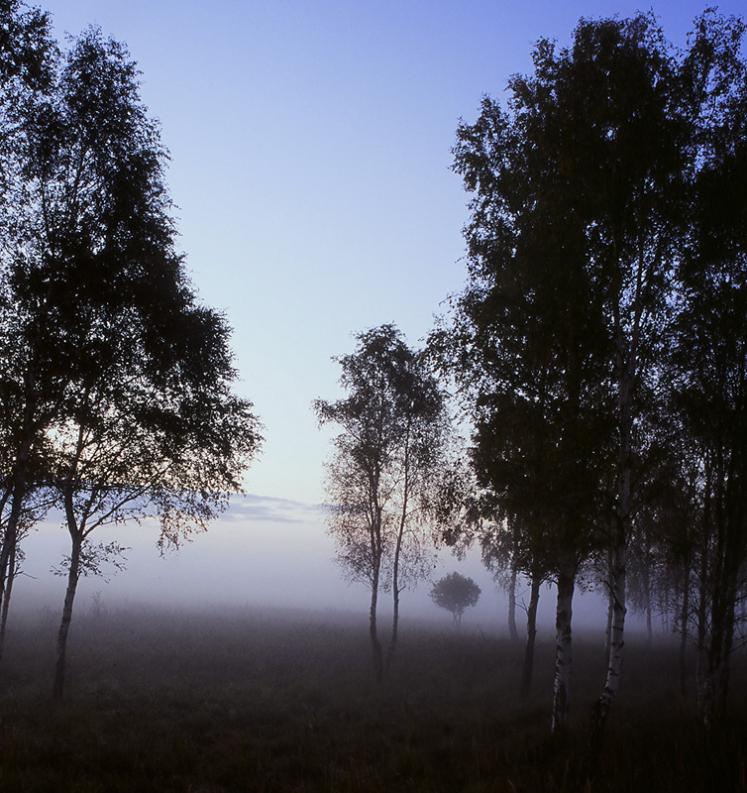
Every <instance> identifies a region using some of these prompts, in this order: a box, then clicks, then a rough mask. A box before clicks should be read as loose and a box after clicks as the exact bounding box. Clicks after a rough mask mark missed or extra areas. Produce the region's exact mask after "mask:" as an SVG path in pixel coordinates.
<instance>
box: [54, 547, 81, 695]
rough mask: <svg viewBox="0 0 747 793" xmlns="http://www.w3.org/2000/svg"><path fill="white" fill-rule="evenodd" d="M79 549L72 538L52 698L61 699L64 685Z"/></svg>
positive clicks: (77, 574)
mask: <svg viewBox="0 0 747 793" xmlns="http://www.w3.org/2000/svg"><path fill="white" fill-rule="evenodd" d="M80 550H81V541H80V539H78V538H74V539H73V546H72V551H71V553H70V566H69V568H68V575H67V589H66V591H65V602H64V605H63V607H62V620H61V621H60V630H59V632H58V634H57V662H56V664H55V673H54V687H53V689H52V696H53V697H54V699H58V700H59V699H62V694H63V690H64V687H65V657H66V654H67V637H68V633H69V631H70V622H71V620H72V618H73V603H74V601H75V590H76V589H77V587H78V578H79V576H80Z"/></svg>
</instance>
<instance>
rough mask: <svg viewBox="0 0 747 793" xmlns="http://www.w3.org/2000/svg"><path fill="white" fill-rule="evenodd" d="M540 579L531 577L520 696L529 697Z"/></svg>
mask: <svg viewBox="0 0 747 793" xmlns="http://www.w3.org/2000/svg"><path fill="white" fill-rule="evenodd" d="M541 583H542V582H541V577H540V576H539V575H537V574H534V575H533V576H532V587H531V591H530V595H529V608H528V609H527V643H526V647H525V649H524V667H523V669H522V674H521V696H522V697H527V696H529V692H530V690H531V688H532V672H533V671H534V642H535V638H536V636H537V605H538V604H539V598H540V585H541Z"/></svg>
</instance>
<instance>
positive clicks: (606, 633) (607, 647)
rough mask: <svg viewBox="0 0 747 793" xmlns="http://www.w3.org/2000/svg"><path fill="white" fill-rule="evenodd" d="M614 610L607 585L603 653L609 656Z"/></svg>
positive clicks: (609, 588)
mask: <svg viewBox="0 0 747 793" xmlns="http://www.w3.org/2000/svg"><path fill="white" fill-rule="evenodd" d="M614 610H615V599H614V597H613V595H612V589H611V587H610V585H609V583H608V584H607V627H606V628H605V631H604V651H605V653H606V654H607V655H608V656H609V653H610V642H611V641H612V615H613V612H614Z"/></svg>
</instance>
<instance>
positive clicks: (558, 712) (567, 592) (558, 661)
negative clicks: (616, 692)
mask: <svg viewBox="0 0 747 793" xmlns="http://www.w3.org/2000/svg"><path fill="white" fill-rule="evenodd" d="M575 578H576V567H575V564H570V563H566V564H565V565H564V566H563V567H561V569H560V570H559V571H558V603H557V609H556V613H555V678H554V682H553V700H552V721H551V727H552V731H553V732H557V731H559V730H561V729H562V728H563V727H564V726H565V723H566V719H567V717H568V709H569V707H570V701H571V670H572V664H573V653H572V650H573V648H572V644H571V620H572V618H573V589H574V585H575Z"/></svg>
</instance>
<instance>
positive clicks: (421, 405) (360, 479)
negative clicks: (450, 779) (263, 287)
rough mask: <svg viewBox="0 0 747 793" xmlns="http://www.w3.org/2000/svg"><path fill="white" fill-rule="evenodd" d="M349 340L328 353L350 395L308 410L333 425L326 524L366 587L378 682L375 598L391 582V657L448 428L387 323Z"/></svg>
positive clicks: (419, 562)
mask: <svg viewBox="0 0 747 793" xmlns="http://www.w3.org/2000/svg"><path fill="white" fill-rule="evenodd" d="M356 338H357V342H358V344H357V347H356V350H355V352H354V353H352V354H351V355H346V356H342V357H341V358H338V359H336V360H337V361H338V362H339V363H340V366H341V368H342V375H341V377H340V384H341V385H342V386H343V388H345V389H346V390H347V392H348V395H347V396H346V397H345V398H343V399H340V400H338V401H336V402H327V401H324V400H318V401H317V402H316V403H315V410H316V413H317V415H318V417H319V421H320V423H321V424H326V423H330V422H331V423H334V424H336V425H338V426H339V427H340V429H341V432H340V433H339V434H338V436H337V437H336V438H335V453H334V455H333V457H332V460H331V461H330V463H329V465H328V467H327V493H328V497H329V499H330V501H331V503H332V504H333V507H332V508H331V512H330V516H329V530H330V532H331V533H332V534H333V536H334V537H335V540H336V542H337V548H338V561H339V562H340V563H341V565H342V567H343V568H344V569H345V570H346V572H347V573H348V575H349V576H350V577H351V578H352V579H353V580H355V581H361V582H364V583H366V584H367V585H368V587H369V590H370V603H369V636H370V641H371V652H372V659H373V668H374V675H375V676H376V678H377V680H381V679H382V677H383V674H384V668H385V664H384V661H385V659H384V653H383V649H382V642H381V639H380V635H379V626H378V606H379V595H380V592H381V591H382V590H383V589H386V588H391V591H392V596H393V613H392V630H391V637H390V642H389V649H388V653H387V655H388V659H389V661H391V658H392V656H393V654H394V651H395V648H396V643H397V637H398V630H399V608H400V595H401V593H402V591H403V588H404V586H405V585H406V584H407V582H408V580H418V579H420V578H424V577H426V576H427V574H428V573H429V572H430V564H429V561H430V556H431V552H430V546H431V544H432V538H431V536H430V533H429V532H428V528H427V527H428V521H429V519H430V517H431V516H432V515H433V513H434V510H433V509H432V508H431V507H430V506H429V505H431V504H432V503H433V502H434V499H433V497H432V496H431V493H432V490H433V488H434V487H435V486H436V483H437V482H438V481H439V475H440V473H441V471H442V469H443V466H444V463H445V461H446V459H447V455H448V449H449V439H450V430H449V421H448V415H447V411H446V403H445V395H444V393H443V391H442V390H441V388H440V386H439V385H438V382H437V381H436V379H435V378H434V377H433V376H432V375H431V374H430V373H429V371H428V369H427V367H426V366H425V363H424V360H423V358H422V356H421V355H419V354H417V353H415V352H413V351H412V350H410V349H409V348H408V347H407V345H406V344H405V342H404V341H403V339H402V336H401V334H400V333H399V331H398V330H397V329H396V328H395V327H394V326H393V325H382V326H380V327H378V328H372V329H371V330H369V331H365V332H363V333H360V334H358V336H357V337H356Z"/></svg>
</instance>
